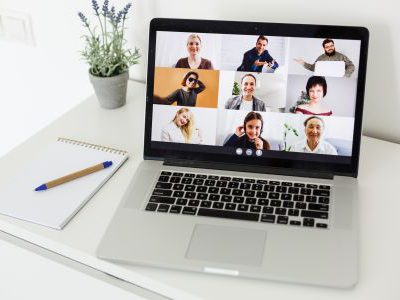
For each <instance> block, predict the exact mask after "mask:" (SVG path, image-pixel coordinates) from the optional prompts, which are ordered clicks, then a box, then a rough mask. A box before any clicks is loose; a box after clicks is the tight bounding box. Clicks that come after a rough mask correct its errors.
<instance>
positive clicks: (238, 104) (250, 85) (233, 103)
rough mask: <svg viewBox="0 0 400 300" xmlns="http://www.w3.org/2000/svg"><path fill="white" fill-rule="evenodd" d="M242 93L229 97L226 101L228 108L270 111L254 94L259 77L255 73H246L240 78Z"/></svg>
mask: <svg viewBox="0 0 400 300" xmlns="http://www.w3.org/2000/svg"><path fill="white" fill-rule="evenodd" d="M240 84H241V95H238V96H234V97H232V98H229V99H228V101H226V103H225V108H226V109H236V110H246V111H267V109H268V111H270V108H269V107H268V108H267V107H266V106H265V103H264V102H263V101H262V100H261V99H259V98H257V97H256V96H254V92H255V89H256V84H257V79H256V77H255V76H254V75H253V74H250V73H248V74H245V75H243V76H242V78H241V80H240Z"/></svg>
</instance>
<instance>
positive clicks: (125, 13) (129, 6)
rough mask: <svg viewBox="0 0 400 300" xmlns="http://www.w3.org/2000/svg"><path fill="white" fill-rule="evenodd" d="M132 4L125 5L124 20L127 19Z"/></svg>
mask: <svg viewBox="0 0 400 300" xmlns="http://www.w3.org/2000/svg"><path fill="white" fill-rule="evenodd" d="M131 6H132V3H128V4H127V5H125V7H124V9H123V14H124V19H125V18H126V15H127V13H128V11H129V9H130V8H131Z"/></svg>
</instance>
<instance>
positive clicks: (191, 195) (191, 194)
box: [185, 192, 196, 199]
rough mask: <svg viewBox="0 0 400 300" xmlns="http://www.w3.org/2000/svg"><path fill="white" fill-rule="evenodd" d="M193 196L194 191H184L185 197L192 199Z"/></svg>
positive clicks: (194, 194)
mask: <svg viewBox="0 0 400 300" xmlns="http://www.w3.org/2000/svg"><path fill="white" fill-rule="evenodd" d="M194 197H196V193H194V192H186V193H185V198H187V199H193V198H194Z"/></svg>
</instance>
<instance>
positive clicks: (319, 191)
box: [313, 190, 331, 197]
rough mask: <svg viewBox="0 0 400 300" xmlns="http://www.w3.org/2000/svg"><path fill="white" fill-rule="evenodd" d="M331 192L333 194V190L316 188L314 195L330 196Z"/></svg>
mask: <svg viewBox="0 0 400 300" xmlns="http://www.w3.org/2000/svg"><path fill="white" fill-rule="evenodd" d="M330 194H331V192H330V191H328V190H314V192H313V195H314V196H323V197H329V195H330Z"/></svg>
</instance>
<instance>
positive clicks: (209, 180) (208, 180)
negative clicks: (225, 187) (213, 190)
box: [204, 179, 215, 186]
mask: <svg viewBox="0 0 400 300" xmlns="http://www.w3.org/2000/svg"><path fill="white" fill-rule="evenodd" d="M204 185H206V186H215V180H211V179H207V180H206V181H205V182H204Z"/></svg>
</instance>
